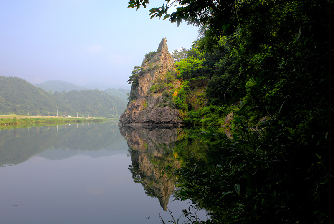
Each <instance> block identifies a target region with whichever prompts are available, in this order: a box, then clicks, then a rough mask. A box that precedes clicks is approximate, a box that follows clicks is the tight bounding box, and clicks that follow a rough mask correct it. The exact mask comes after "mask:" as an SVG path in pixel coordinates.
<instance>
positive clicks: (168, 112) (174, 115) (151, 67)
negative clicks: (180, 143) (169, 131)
mask: <svg viewBox="0 0 334 224" xmlns="http://www.w3.org/2000/svg"><path fill="white" fill-rule="evenodd" d="M167 76H168V77H169V78H167ZM173 76H176V73H175V68H174V59H173V57H172V55H171V54H170V53H169V52H168V46H167V40H166V38H163V39H162V41H161V43H160V44H159V47H158V50H157V52H150V53H149V54H147V55H146V56H145V58H144V61H143V63H142V65H141V67H140V69H138V73H136V74H134V75H133V77H132V86H131V93H130V101H129V103H128V106H127V109H126V111H125V112H124V113H123V114H122V115H121V117H120V123H121V124H122V125H129V126H137V125H173V126H175V125H176V126H178V125H180V124H181V122H182V121H181V119H180V116H179V111H178V110H177V109H175V108H173V102H171V101H172V100H171V99H172V97H171V94H170V91H171V89H173V88H178V87H179V86H180V82H179V81H178V80H177V79H175V77H173ZM170 77H171V78H170ZM167 79H168V80H169V85H168V88H170V89H169V92H168V91H166V90H165V89H163V90H164V92H163V91H159V90H158V91H152V88H153V87H157V88H158V87H159V86H158V85H157V83H159V85H160V88H161V86H163V85H164V84H165V83H164V82H167ZM170 79H172V80H170ZM154 85H155V86H154ZM171 86H173V87H171ZM168 94H169V95H170V96H168Z"/></svg>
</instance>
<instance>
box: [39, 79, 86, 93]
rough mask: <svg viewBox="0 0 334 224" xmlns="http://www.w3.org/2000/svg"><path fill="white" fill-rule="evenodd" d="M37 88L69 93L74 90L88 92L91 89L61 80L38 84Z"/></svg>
mask: <svg viewBox="0 0 334 224" xmlns="http://www.w3.org/2000/svg"><path fill="white" fill-rule="evenodd" d="M35 86H37V87H39V88H42V89H44V90H45V91H48V92H50V91H51V92H53V93H54V92H63V91H65V92H69V91H72V90H78V91H79V90H88V89H89V88H86V87H82V86H78V85H75V84H73V83H69V82H65V81H61V80H50V81H46V82H43V83H40V84H36V85H35Z"/></svg>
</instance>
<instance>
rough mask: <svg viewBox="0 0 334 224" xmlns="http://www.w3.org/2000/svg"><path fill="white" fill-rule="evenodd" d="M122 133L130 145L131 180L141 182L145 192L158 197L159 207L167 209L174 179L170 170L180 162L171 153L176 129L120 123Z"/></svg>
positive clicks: (177, 166) (175, 137) (175, 138)
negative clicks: (141, 126) (128, 125)
mask: <svg viewBox="0 0 334 224" xmlns="http://www.w3.org/2000/svg"><path fill="white" fill-rule="evenodd" d="M121 134H122V135H123V136H124V137H125V138H126V139H127V141H128V145H129V148H130V149H129V151H130V155H131V160H132V165H131V166H130V167H129V170H130V171H131V173H132V177H133V179H134V181H135V182H136V183H141V184H142V185H143V187H144V189H145V193H146V194H147V195H149V196H152V197H157V198H158V199H159V202H160V205H161V207H162V208H163V209H164V210H165V211H167V205H168V201H169V197H170V195H171V194H172V193H173V191H174V187H175V181H176V177H175V175H173V172H174V170H175V169H176V168H179V166H180V165H179V162H178V161H176V160H175V158H174V155H173V149H174V146H175V144H174V143H175V141H176V140H177V129H143V128H142V129H135V128H130V127H123V128H121Z"/></svg>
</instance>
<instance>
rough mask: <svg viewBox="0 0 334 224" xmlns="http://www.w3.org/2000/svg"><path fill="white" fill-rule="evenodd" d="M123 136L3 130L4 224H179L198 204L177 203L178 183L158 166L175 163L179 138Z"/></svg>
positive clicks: (110, 127)
mask: <svg viewBox="0 0 334 224" xmlns="http://www.w3.org/2000/svg"><path fill="white" fill-rule="evenodd" d="M121 131H122V135H121V133H120V130H119V127H118V126H117V124H113V123H103V124H72V125H63V126H52V127H32V128H25V129H12V130H1V131H0V180H1V182H0V223H11V224H13V223H160V219H159V214H160V215H161V217H162V218H163V219H164V221H165V222H166V223H167V221H169V220H171V219H172V218H171V215H170V213H169V211H171V212H172V214H173V216H174V217H175V218H178V217H179V216H180V215H181V211H182V209H186V208H188V207H189V206H190V201H182V202H181V201H177V200H174V197H173V188H174V183H175V180H174V179H173V178H171V177H168V176H166V175H164V174H163V171H161V170H159V164H158V163H152V158H153V160H154V159H155V160H154V161H158V160H159V161H160V160H161V161H162V162H164V161H168V158H167V159H166V152H165V150H167V151H168V150H169V149H168V145H169V144H170V143H171V142H172V141H173V138H174V137H173V132H170V131H168V130H167V131H166V130H162V131H152V130H151V131H143V132H141V133H134V132H131V131H127V130H121ZM145 132H146V133H145ZM145 134H146V135H145ZM143 138H144V139H145V138H148V140H146V141H145V142H144V143H143V142H142V139H143ZM169 141H170V142H169ZM167 154H168V153H167ZM174 165H175V166H178V165H179V164H174ZM174 165H172V166H174ZM198 215H199V216H201V217H202V218H203V219H206V218H205V217H206V214H205V212H204V211H200V212H199V213H198Z"/></svg>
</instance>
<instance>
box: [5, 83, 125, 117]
mask: <svg viewBox="0 0 334 224" xmlns="http://www.w3.org/2000/svg"><path fill="white" fill-rule="evenodd" d="M126 104H127V100H124V99H122V98H120V97H117V96H111V95H109V94H107V93H105V92H103V91H100V90H81V91H76V90H72V91H69V92H55V93H50V92H47V91H45V90H43V89H41V88H38V87H36V86H34V85H32V84H31V83H28V82H27V81H25V80H23V79H20V78H16V77H4V76H0V114H8V113H15V114H22V115H27V114H30V115H36V114H37V113H38V115H48V114H50V116H51V115H53V116H54V115H56V114H57V110H58V115H59V116H61V115H65V114H66V115H71V116H76V115H77V113H78V114H79V116H81V115H82V114H84V116H87V115H88V114H89V116H94V115H95V116H102V117H115V116H119V115H120V114H121V113H122V112H123V111H124V109H125V108H126Z"/></svg>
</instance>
